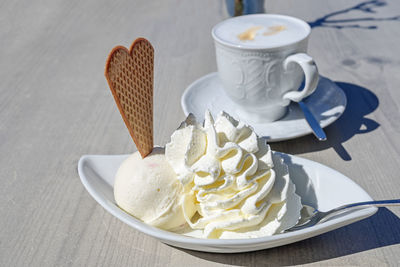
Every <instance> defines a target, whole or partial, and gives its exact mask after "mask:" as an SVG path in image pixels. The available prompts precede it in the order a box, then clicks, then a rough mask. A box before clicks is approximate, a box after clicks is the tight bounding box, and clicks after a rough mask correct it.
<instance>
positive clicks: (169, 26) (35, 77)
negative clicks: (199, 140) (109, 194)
mask: <svg viewBox="0 0 400 267" xmlns="http://www.w3.org/2000/svg"><path fill="white" fill-rule="evenodd" d="M0 7H1V8H0V12H1V16H0V20H1V23H0V25H1V27H0V47H1V49H0V65H1V67H0V70H1V71H0V84H1V85H0V93H1V98H0V152H1V155H2V156H1V158H0V173H1V186H0V203H1V204H0V265H1V266H64V265H73V266H131V265H138V266H151V265H155V266H166V265H171V266H213V265H220V264H221V265H224V264H227V265H297V264H298V265H302V264H310V265H371V266H378V265H392V266H395V265H398V264H400V244H399V243H400V219H399V217H398V216H399V215H400V208H390V209H386V208H383V209H380V211H379V212H378V213H377V214H376V215H374V216H373V217H371V218H369V219H366V220H364V221H361V222H358V223H355V224H353V225H350V226H347V227H344V228H341V229H339V230H336V231H333V232H330V233H327V234H324V235H321V236H318V237H314V238H311V239H308V240H305V241H301V242H298V243H295V244H291V245H287V246H283V247H278V248H274V249H269V250H264V251H258V252H252V253H243V254H233V255H223V254H208V253H200V252H195V251H188V250H182V249H176V248H173V247H170V246H167V245H164V244H162V243H160V242H158V241H156V240H155V239H153V238H150V237H147V236H145V235H144V234H141V233H139V232H138V231H136V230H134V229H132V228H130V227H128V226H127V225H125V224H123V223H122V222H120V221H119V220H117V219H116V218H114V217H113V216H111V215H110V214H109V213H107V212H106V211H105V210H104V209H103V208H102V207H100V206H99V205H98V204H97V203H96V202H95V201H94V200H93V199H92V198H91V197H90V196H89V194H88V193H87V192H86V190H85V189H84V188H83V186H82V184H81V182H80V180H79V177H78V173H77V162H78V160H79V158H80V156H81V155H83V154H122V153H131V152H132V151H134V150H136V148H135V147H134V145H133V143H132V141H131V138H130V136H129V134H128V131H127V130H126V128H125V125H124V124H123V122H122V120H121V118H120V115H119V113H118V111H117V108H116V106H115V104H114V100H113V99H112V97H111V94H110V91H109V89H108V86H107V84H106V80H105V78H104V75H103V72H104V64H105V60H106V56H107V54H108V52H109V51H110V50H111V48H112V47H114V46H115V45H118V44H121V45H125V46H129V44H130V43H131V42H132V41H133V40H134V39H135V38H136V37H139V36H144V37H146V38H148V39H149V40H150V41H151V42H152V43H153V45H154V47H155V50H156V53H155V57H156V59H155V62H156V64H155V110H154V113H155V122H154V127H155V143H157V144H165V143H166V142H168V141H169V137H170V135H171V133H172V132H173V131H174V129H175V128H176V127H177V125H178V124H179V122H180V121H181V120H183V119H184V114H183V112H182V110H181V107H180V97H181V94H182V92H183V91H184V89H185V88H186V87H187V86H188V85H189V84H190V83H191V82H192V81H193V80H195V79H197V78H199V77H201V76H202V75H205V74H207V73H209V72H212V71H216V63H215V58H214V57H215V52H214V45H213V41H212V38H211V35H210V31H211V28H212V26H213V25H214V24H216V23H217V22H219V21H221V20H223V19H225V18H227V17H228V14H227V11H226V7H225V2H223V1H215V0H208V1H204V0H203V1H177V0H168V1H165V0H164V1H134V0H130V1H104V0H103V1H94V0H88V1H75V0H74V1H61V0H52V1H50V0H43V1H27V0H25V1H6V2H4V1H3V2H2V3H1V4H0ZM266 11H267V12H268V13H280V14H288V15H292V16H296V17H299V18H302V19H304V20H306V21H308V22H309V23H310V24H311V25H312V26H313V32H312V35H311V39H310V44H309V53H310V55H312V56H313V57H314V58H315V60H316V61H317V63H318V66H319V70H320V73H321V74H323V75H325V76H327V77H328V78H330V79H332V80H334V81H336V82H337V83H338V85H339V86H341V87H342V88H343V90H344V91H345V93H346V95H347V98H348V107H347V110H346V112H345V113H344V114H343V116H342V117H341V118H340V119H339V120H338V121H337V122H335V123H334V124H332V125H331V126H329V127H327V128H326V132H327V135H328V139H329V140H328V141H327V142H324V143H322V142H318V141H316V139H315V138H314V137H313V136H312V135H309V136H306V137H302V138H298V139H295V140H291V141H286V142H280V143H274V144H272V148H273V149H274V150H278V151H283V152H286V153H291V154H296V155H300V156H302V157H305V158H308V159H312V160H315V161H318V162H320V163H323V164H326V165H328V166H330V167H332V168H334V169H336V170H338V171H340V172H342V173H344V174H345V175H347V176H349V177H351V178H352V179H353V180H354V181H356V182H357V183H358V184H360V185H361V186H362V187H363V188H364V189H365V190H366V191H367V192H368V193H369V194H370V195H371V196H372V197H373V198H375V199H385V198H399V196H400V192H399V188H400V176H399V173H400V141H399V140H400V90H399V88H400V75H399V71H400V53H399V52H400V49H399V43H400V34H399V33H400V30H399V29H400V21H399V15H400V2H399V1H395V0H392V1H387V2H385V1H383V0H382V1H381V0H372V1H362V0H358V1H355V0H354V1H353V0H352V1H345V0H336V1H329V2H328V1H318V0H303V1H296V0H287V1H266ZM371 11H373V12H371ZM338 194H340V192H338Z"/></svg>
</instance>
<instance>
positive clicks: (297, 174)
mask: <svg viewBox="0 0 400 267" xmlns="http://www.w3.org/2000/svg"><path fill="white" fill-rule="evenodd" d="M275 153H277V152H275ZM277 154H279V155H280V156H281V157H283V159H284V160H285V163H286V164H287V165H288V167H289V171H290V177H291V178H292V181H293V182H294V183H295V185H296V193H297V194H299V195H300V196H301V199H302V203H303V204H307V205H312V206H314V207H318V209H319V210H322V211H326V210H329V209H332V208H336V207H338V206H341V205H344V204H349V203H354V202H361V201H371V200H372V198H371V197H370V196H369V195H368V194H367V193H366V192H365V191H364V190H363V189H362V188H361V187H360V186H359V185H357V184H356V183H355V182H353V181H352V180H351V179H349V178H347V177H346V176H344V175H343V174H341V173H339V172H337V171H335V170H333V169H331V168H329V167H326V166H324V165H322V164H319V163H317V162H314V161H311V160H307V159H303V158H300V157H296V156H291V155H288V154H284V153H277ZM128 156H129V155H116V156H114V155H87V156H82V157H81V159H80V160H79V163H78V172H79V176H80V178H81V181H82V183H83V185H84V186H85V188H86V190H87V191H88V192H89V194H90V195H91V196H92V197H93V198H94V199H95V200H96V201H97V202H98V203H99V204H100V205H101V206H103V208H104V209H106V210H107V211H108V212H110V213H111V214H112V215H113V216H115V217H116V218H118V219H119V220H121V221H122V222H124V223H126V224H128V225H129V226H131V227H133V228H134V229H136V230H137V231H140V232H142V233H144V234H147V235H149V236H152V237H154V238H157V239H158V240H160V241H161V242H164V243H166V244H170V245H172V246H175V247H181V248H186V249H192V250H199V251H206V252H220V253H236V252H245V251H254V250H260V249H266V248H272V247H277V246H282V245H285V244H289V243H293V242H297V241H300V240H303V239H306V238H310V237H313V236H316V235H320V234H322V233H325V232H328V231H331V230H334V229H337V228H339V227H342V226H344V225H347V224H350V223H353V222H356V221H359V220H361V219H364V218H367V217H369V216H371V215H373V214H374V213H375V212H376V211H377V210H378V209H377V208H376V207H368V208H365V209H358V210H353V211H351V212H346V213H342V214H340V215H337V216H335V217H333V218H332V219H329V220H328V221H325V222H323V223H321V224H318V225H315V226H312V227H309V228H306V229H302V230H299V231H294V232H290V233H284V234H278V235H273V236H266V237H260V238H249V239H201V238H194V237H188V236H185V235H180V234H176V233H172V232H168V231H164V230H161V229H158V228H155V227H152V226H149V225H147V224H145V223H144V222H142V221H140V220H138V219H136V218H135V217H133V216H131V215H129V214H128V213H126V212H124V211H123V210H122V209H120V208H119V207H118V206H117V205H116V203H115V200H114V193H113V185H114V177H115V174H116V172H117V170H118V168H119V166H120V165H121V163H122V161H124V160H125V159H126V158H127V157H128ZM338 192H340V193H338ZM365 230H368V229H365ZM342 241H344V240H342ZM338 242H339V243H340V242H341V241H340V240H338ZM359 242H362V241H359ZM315 249H316V251H318V249H319V248H317V247H316V248H315Z"/></svg>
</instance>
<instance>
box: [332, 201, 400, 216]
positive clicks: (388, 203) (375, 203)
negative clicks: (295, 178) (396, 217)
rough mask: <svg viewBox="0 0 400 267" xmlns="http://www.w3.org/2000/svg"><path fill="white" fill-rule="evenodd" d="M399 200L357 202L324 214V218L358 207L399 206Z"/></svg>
mask: <svg viewBox="0 0 400 267" xmlns="http://www.w3.org/2000/svg"><path fill="white" fill-rule="evenodd" d="M399 205H400V199H388V200H374V201H366V202H358V203H352V204H347V205H343V206H340V207H338V208H336V209H332V210H330V211H327V212H325V216H326V215H328V214H333V213H336V212H338V211H343V210H346V209H350V208H354V207H360V206H376V207H386V206H399Z"/></svg>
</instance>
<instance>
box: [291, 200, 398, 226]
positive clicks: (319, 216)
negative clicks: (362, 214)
mask: <svg viewBox="0 0 400 267" xmlns="http://www.w3.org/2000/svg"><path fill="white" fill-rule="evenodd" d="M399 205H400V199H390V200H377V201H367V202H358V203H352V204H347V205H343V206H340V207H338V208H335V209H332V210H329V211H319V210H317V209H316V208H314V207H311V206H308V205H303V208H302V210H301V218H300V220H299V222H298V223H297V224H296V225H295V226H293V227H291V228H289V229H286V230H285V231H284V232H292V231H297V230H301V229H304V228H308V227H311V226H314V225H316V224H319V223H321V222H324V221H326V220H327V219H329V218H331V217H332V216H334V215H338V214H340V213H343V212H345V211H348V210H349V209H352V208H355V207H362V206H375V207H385V206H399Z"/></svg>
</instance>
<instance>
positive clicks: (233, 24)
mask: <svg viewBox="0 0 400 267" xmlns="http://www.w3.org/2000/svg"><path fill="white" fill-rule="evenodd" d="M252 27H258V28H257V29H258V30H257V31H256V35H255V38H254V40H245V41H243V40H240V39H239V37H238V35H239V34H240V33H243V32H245V31H246V30H247V29H250V28H252ZM274 27H275V28H277V27H278V28H279V27H280V28H281V31H279V32H276V33H273V34H271V31H270V30H269V29H274ZM310 32H311V28H310V26H309V25H308V24H307V23H306V22H304V21H302V20H300V19H297V18H293V17H289V16H283V15H273V14H256V15H247V16H240V17H235V18H230V19H227V20H225V21H222V22H220V23H219V24H217V25H215V26H214V28H213V29H212V36H213V38H214V42H215V49H216V58H217V66H218V73H219V77H220V79H221V82H222V85H223V87H224V89H225V92H226V93H227V95H228V96H229V97H230V98H231V99H232V100H233V102H234V103H236V104H237V107H238V109H237V114H238V115H239V117H240V118H241V119H243V120H245V121H251V122H256V123H259V122H270V121H275V120H278V119H280V118H281V117H283V116H284V115H285V113H286V111H287V106H288V105H289V103H290V101H296V102H298V101H301V100H302V99H303V98H305V97H307V96H309V95H310V94H312V93H313V92H314V91H315V89H316V87H317V84H318V78H319V75H318V69H317V66H316V64H315V62H314V60H313V59H312V58H311V57H310V56H309V55H307V54H306V51H307V42H308V37H309V35H310ZM303 77H304V88H303V89H301V90H298V88H299V87H300V85H301V82H302V81H303Z"/></svg>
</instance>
